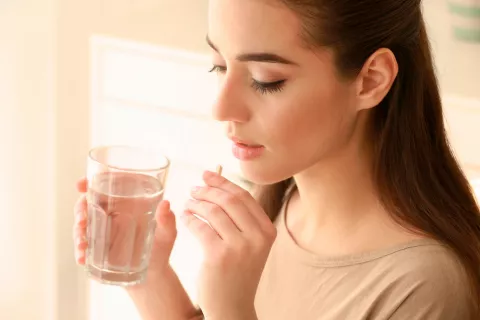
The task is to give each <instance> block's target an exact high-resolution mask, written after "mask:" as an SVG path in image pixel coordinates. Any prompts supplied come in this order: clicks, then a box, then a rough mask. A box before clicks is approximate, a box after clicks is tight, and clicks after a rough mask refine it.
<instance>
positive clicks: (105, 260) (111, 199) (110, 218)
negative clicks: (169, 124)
mask: <svg viewBox="0 0 480 320" xmlns="http://www.w3.org/2000/svg"><path fill="white" fill-rule="evenodd" d="M169 167H170V161H169V159H168V158H167V157H165V156H163V155H162V154H160V153H158V152H156V151H152V150H148V149H143V148H137V147H131V146H102V147H97V148H94V149H92V150H90V152H89V155H88V168H87V179H88V191H87V203H88V219H87V220H88V224H87V241H88V248H87V251H86V261H85V267H86V270H87V273H88V275H89V276H90V277H91V278H93V279H95V280H97V281H99V282H101V283H105V284H113V285H120V286H129V285H135V284H138V283H141V282H142V281H143V280H144V279H145V276H146V271H147V268H148V263H149V260H150V252H151V247H152V242H153V237H154V232H155V228H156V222H155V210H156V208H157V205H158V204H159V202H160V201H161V200H162V199H163V193H164V190H165V181H166V178H167V174H168V170H169Z"/></svg>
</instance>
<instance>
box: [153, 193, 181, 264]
mask: <svg viewBox="0 0 480 320" xmlns="http://www.w3.org/2000/svg"><path fill="white" fill-rule="evenodd" d="M155 219H156V222H157V226H156V228H155V239H154V242H153V247H152V258H153V257H159V258H161V257H163V258H166V259H168V258H169V256H170V253H171V251H172V248H173V244H174V242H175V238H176V237H177V225H176V222H175V215H174V214H173V212H172V211H171V210H170V202H168V201H167V200H163V201H161V202H160V204H159V205H158V207H157V212H156V216H155Z"/></svg>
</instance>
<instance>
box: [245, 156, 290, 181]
mask: <svg viewBox="0 0 480 320" xmlns="http://www.w3.org/2000/svg"><path fill="white" fill-rule="evenodd" d="M240 169H241V171H242V175H243V177H244V178H245V179H247V180H248V181H250V182H252V183H254V184H255V185H260V186H264V185H270V184H275V183H277V182H281V181H283V180H286V179H288V178H290V177H292V174H286V173H285V170H281V168H279V167H277V166H272V165H265V164H262V163H261V162H260V161H258V162H257V161H241V162H240Z"/></svg>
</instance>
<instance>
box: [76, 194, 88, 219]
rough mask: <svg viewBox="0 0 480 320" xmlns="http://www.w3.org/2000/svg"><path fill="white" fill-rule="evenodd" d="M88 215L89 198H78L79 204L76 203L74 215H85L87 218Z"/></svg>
mask: <svg viewBox="0 0 480 320" xmlns="http://www.w3.org/2000/svg"><path fill="white" fill-rule="evenodd" d="M86 213H87V196H86V195H84V194H83V195H81V196H80V198H78V200H77V202H75V206H74V207H73V214H74V216H76V215H77V214H84V215H85V216H86Z"/></svg>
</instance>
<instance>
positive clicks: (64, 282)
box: [0, 0, 480, 320]
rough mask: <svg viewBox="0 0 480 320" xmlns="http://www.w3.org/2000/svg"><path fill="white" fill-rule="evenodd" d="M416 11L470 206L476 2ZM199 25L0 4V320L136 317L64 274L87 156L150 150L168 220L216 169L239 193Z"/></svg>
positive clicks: (154, 9)
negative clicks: (160, 166)
mask: <svg viewBox="0 0 480 320" xmlns="http://www.w3.org/2000/svg"><path fill="white" fill-rule="evenodd" d="M469 7H470V9H468V8H469ZM424 9H425V10H424V12H425V17H426V20H427V24H428V29H429V32H430V37H431V42H432V48H433V50H434V56H435V60H436V67H437V72H438V77H439V81H440V85H441V90H442V99H443V101H444V107H445V118H446V119H445V120H446V122H447V125H448V128H449V134H450V138H451V142H452V145H453V148H454V149H455V151H456V153H457V156H458V158H459V160H460V162H461V163H462V165H463V167H464V169H465V171H466V172H467V173H468V175H469V178H470V181H471V182H472V185H474V186H476V187H477V192H478V193H479V194H480V142H479V140H480V2H479V1H477V0H456V2H454V3H453V4H452V3H449V2H447V1H444V0H424ZM206 23H207V0H195V1H192V0H83V1H79V0H0V139H1V140H0V146H1V149H0V150H1V151H0V152H1V156H0V177H1V178H0V218H1V220H0V243H1V246H2V249H1V250H0V319H2V320H3V319H5V320H109V319H112V320H113V319H129V320H134V319H139V318H138V315H137V314H136V312H135V309H134V307H133V306H132V305H131V303H130V301H129V300H128V298H127V297H126V296H125V294H124V292H123V291H122V290H121V289H118V288H115V287H108V286H101V285H98V284H96V283H93V282H90V281H88V280H87V279H86V277H85V274H84V272H83V271H82V269H81V268H79V267H77V266H76V265H75V261H74V257H73V250H72V249H73V245H72V240H71V239H72V224H73V204H74V202H75V200H76V198H77V196H78V195H77V193H76V190H75V182H76V180H77V179H78V178H79V177H82V176H83V175H84V173H85V166H86V155H87V151H88V149H89V148H90V147H91V146H93V145H98V144H109V143H134V144H137V145H139V144H140V145H158V146H161V148H162V149H164V150H165V151H164V152H165V153H166V154H168V156H169V157H170V158H171V159H172V163H173V165H172V170H171V174H170V179H169V181H168V185H167V194H166V197H167V198H169V199H170V200H171V201H172V202H173V207H174V210H176V211H179V210H180V209H181V207H182V205H183V203H184V201H185V199H186V198H187V193H188V190H189V188H190V187H191V186H193V185H194V183H195V182H196V181H198V180H199V177H200V174H201V172H202V170H204V169H213V168H215V166H216V165H217V164H218V163H222V164H223V165H224V167H225V174H226V175H227V176H228V177H229V178H231V179H233V180H234V181H236V182H238V183H240V184H242V183H243V185H244V186H246V187H247V186H248V185H247V184H246V182H245V181H243V180H242V178H241V176H240V173H239V170H238V166H237V163H236V162H235V161H233V160H232V159H231V157H230V156H229V144H228V142H227V141H225V139H224V138H223V135H222V129H221V127H219V125H218V124H216V123H214V122H212V121H211V120H210V119H209V108H210V105H211V102H212V100H213V99H214V96H215V90H216V89H215V86H216V81H215V78H212V76H211V75H209V74H208V73H207V72H206V71H207V70H208V67H209V66H210V59H209V57H208V52H209V50H208V47H207V45H206V44H205V35H206ZM412 72H415V70H412ZM179 237H180V238H179V241H178V242H177V244H176V248H175V250H174V254H173V257H172V263H173V265H174V267H175V268H176V269H177V271H178V273H179V275H180V278H181V280H182V282H183V283H184V285H185V286H186V288H187V290H188V291H189V292H190V293H191V295H192V297H193V298H194V299H195V292H194V290H193V287H194V278H195V273H196V272H197V270H196V269H195V265H196V261H197V259H199V256H198V254H197V253H198V248H197V247H196V245H195V243H194V242H193V241H192V239H191V238H190V237H189V235H188V234H187V233H185V230H183V229H182V228H181V227H180V236H179Z"/></svg>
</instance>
